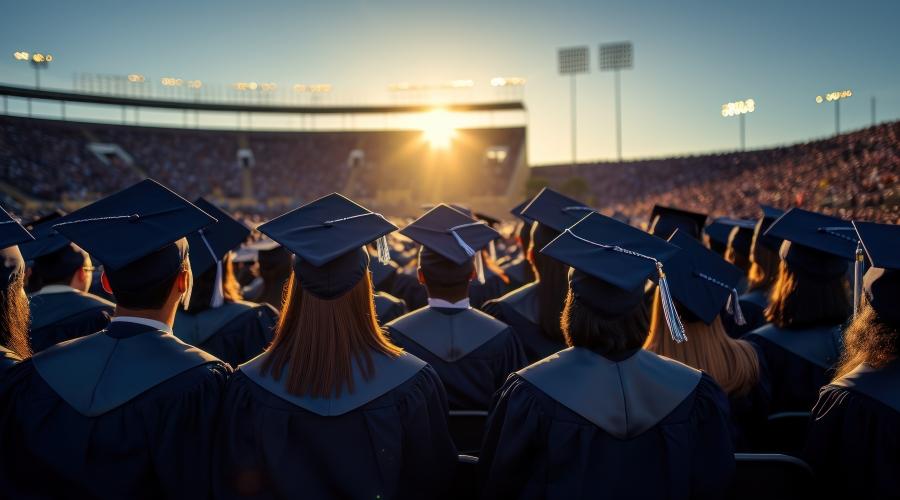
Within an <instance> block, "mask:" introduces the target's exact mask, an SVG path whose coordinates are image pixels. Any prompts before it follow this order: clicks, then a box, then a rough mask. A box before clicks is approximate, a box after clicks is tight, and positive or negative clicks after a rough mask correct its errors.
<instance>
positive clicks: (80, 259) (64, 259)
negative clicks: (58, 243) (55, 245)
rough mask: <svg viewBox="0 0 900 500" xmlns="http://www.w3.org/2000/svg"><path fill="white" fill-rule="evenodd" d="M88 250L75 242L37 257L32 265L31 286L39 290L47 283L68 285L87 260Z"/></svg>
mask: <svg viewBox="0 0 900 500" xmlns="http://www.w3.org/2000/svg"><path fill="white" fill-rule="evenodd" d="M87 259H88V255H87V252H85V251H84V250H82V249H81V248H79V247H78V246H77V245H75V244H74V243H70V244H68V245H65V246H64V247H62V248H60V249H59V250H57V251H55V252H52V253H49V254H46V255H41V256H40V257H37V258H36V259H35V260H34V263H33V264H32V266H31V276H30V277H29V288H31V289H32V290H38V289H40V288H41V287H44V286H47V285H68V284H69V283H70V282H71V281H72V277H73V276H74V275H75V273H76V272H78V271H79V270H81V269H82V268H83V267H84V265H85V263H86V262H87Z"/></svg>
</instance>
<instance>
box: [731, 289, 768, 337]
mask: <svg viewBox="0 0 900 500" xmlns="http://www.w3.org/2000/svg"><path fill="white" fill-rule="evenodd" d="M739 302H740V304H741V312H743V313H744V319H745V320H746V324H745V325H738V324H737V323H735V322H734V317H733V316H732V315H730V314H722V325H723V326H724V327H725V331H726V332H728V335H729V336H730V337H731V338H733V339H739V338H741V337H742V336H743V335H745V334H747V333H750V332H752V331H753V330H756V329H757V328H759V327H761V326H763V325H765V324H766V314H765V311H766V307H768V306H769V291H768V290H754V291H752V292H747V293H745V294H743V295H741V297H740V300H739Z"/></svg>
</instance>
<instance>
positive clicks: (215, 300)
mask: <svg viewBox="0 0 900 500" xmlns="http://www.w3.org/2000/svg"><path fill="white" fill-rule="evenodd" d="M194 204H195V205H196V206H197V207H198V208H200V210H203V211H204V212H206V213H208V214H209V215H211V216H213V217H214V218H215V219H216V221H217V222H215V223H214V224H210V225H208V226H206V227H204V228H202V229H200V230H198V231H196V232H194V233H191V234H189V235H188V236H187V240H188V245H189V246H190V248H193V251H192V252H190V259H191V270H192V271H193V272H194V274H195V275H198V276H199V275H200V274H203V273H205V272H206V271H207V270H209V269H210V268H212V267H213V266H215V267H216V277H215V281H214V282H213V292H212V297H211V298H210V304H209V305H210V307H213V308H216V307H220V306H221V305H222V304H223V303H224V301H225V297H224V290H223V289H222V286H223V285H222V280H223V279H224V277H223V270H222V259H223V258H224V257H225V255H226V254H227V253H228V252H230V251H231V250H232V249H234V248H237V247H238V246H239V245H240V244H241V243H242V242H243V241H244V240H245V239H247V236H249V235H250V229H249V228H247V226H245V225H244V224H242V223H241V222H239V221H237V220H235V219H234V218H233V217H231V216H230V215H228V214H227V213H225V212H224V211H222V210H221V209H220V208H219V207H217V206H215V205H213V204H212V203H210V202H208V201H206V200H205V199H203V198H197V200H196V201H194Z"/></svg>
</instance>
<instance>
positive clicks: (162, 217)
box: [53, 179, 216, 294]
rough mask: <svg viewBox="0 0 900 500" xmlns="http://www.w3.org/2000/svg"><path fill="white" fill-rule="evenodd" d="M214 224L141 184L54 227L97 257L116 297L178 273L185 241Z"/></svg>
mask: <svg viewBox="0 0 900 500" xmlns="http://www.w3.org/2000/svg"><path fill="white" fill-rule="evenodd" d="M214 222H216V219H215V218H213V217H212V216H210V215H209V214H207V213H206V212H204V211H203V210H201V209H199V208H197V207H196V206H194V205H193V204H192V203H191V202H189V201H187V200H185V199H184V198H182V197H181V196H178V195H177V194H175V193H174V192H172V191H171V190H169V189H168V188H166V187H165V186H163V185H162V184H159V183H158V182H156V181H154V180H152V179H146V180H143V181H141V182H139V183H137V184H135V185H133V186H131V187H129V188H126V189H123V190H122V191H119V192H118V193H115V194H112V195H110V196H107V197H106V198H103V199H101V200H99V201H96V202H94V203H92V204H90V205H88V206H86V207H83V208H81V209H79V210H76V211H74V212H72V213H70V214H69V215H67V216H65V217H62V218H60V219H57V220H56V221H55V222H54V224H53V228H54V229H56V230H57V231H58V232H59V233H60V234H61V235H63V236H65V237H66V238H68V239H69V240H70V241H72V242H73V243H76V244H77V245H78V246H80V247H81V248H83V249H84V250H86V251H87V252H88V253H89V254H91V255H96V256H97V258H98V259H99V260H100V261H101V262H103V266H104V272H105V273H106V275H107V277H108V278H109V281H110V284H111V285H112V288H113V292H114V294H115V293H116V292H126V293H127V292H137V291H139V290H141V289H143V288H145V287H148V286H153V285H156V284H158V283H160V282H162V281H163V280H165V279H167V278H170V277H171V276H173V275H175V274H176V273H177V272H179V271H180V270H181V268H182V263H183V261H184V259H185V257H186V256H187V251H188V248H187V243H186V242H182V241H180V240H181V239H182V238H184V237H185V236H187V235H189V234H191V233H193V232H195V231H197V230H198V229H201V228H203V227H206V226H208V225H210V224H212V223H214Z"/></svg>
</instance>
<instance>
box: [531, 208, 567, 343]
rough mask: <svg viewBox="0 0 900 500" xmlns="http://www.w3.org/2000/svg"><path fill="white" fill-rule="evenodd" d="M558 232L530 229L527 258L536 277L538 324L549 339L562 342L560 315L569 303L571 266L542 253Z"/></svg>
mask: <svg viewBox="0 0 900 500" xmlns="http://www.w3.org/2000/svg"><path fill="white" fill-rule="evenodd" d="M557 236H559V233H558V232H556V231H554V230H553V229H550V228H549V227H547V226H545V225H543V224H540V223H535V224H534V225H533V227H532V229H531V247H530V248H529V251H528V257H529V259H530V260H531V263H532V265H533V266H534V271H535V274H536V275H537V285H536V286H537V289H536V293H537V297H538V307H539V310H538V323H539V324H540V327H541V331H542V332H543V333H544V335H546V336H547V337H548V338H549V339H551V340H555V341H558V342H563V341H564V340H565V339H564V337H563V332H562V329H561V328H560V323H559V320H560V316H561V315H562V311H563V307H564V305H565V302H566V293H567V290H568V274H569V266H567V265H565V264H563V263H562V262H560V261H558V260H556V259H554V258H553V257H550V256H548V255H545V254H542V253H541V252H540V250H541V249H542V248H544V247H545V246H546V245H547V244H548V243H550V242H551V241H552V240H553V239H554V238H556V237H557Z"/></svg>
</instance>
